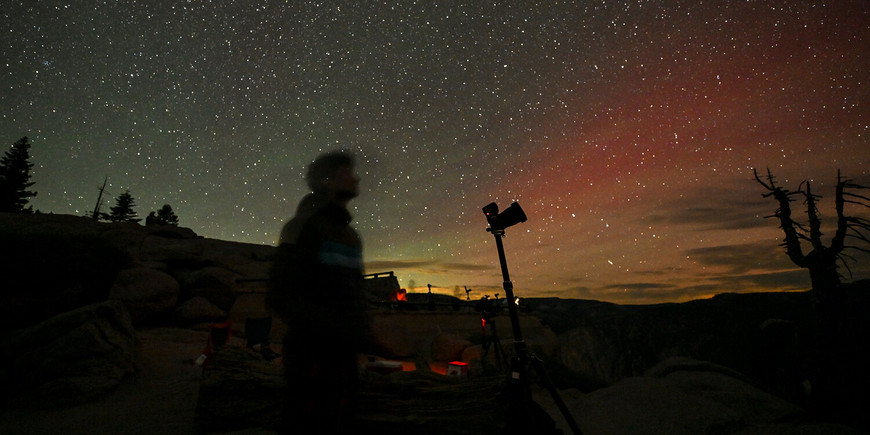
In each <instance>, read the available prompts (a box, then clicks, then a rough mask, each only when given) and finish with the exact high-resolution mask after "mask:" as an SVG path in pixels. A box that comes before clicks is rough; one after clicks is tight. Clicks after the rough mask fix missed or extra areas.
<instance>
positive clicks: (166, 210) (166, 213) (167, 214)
mask: <svg viewBox="0 0 870 435" xmlns="http://www.w3.org/2000/svg"><path fill="white" fill-rule="evenodd" d="M157 223H158V224H162V225H174V226H178V216H176V215H175V212H174V211H172V207H170V206H169V204H163V208H161V209H160V210H157Z"/></svg>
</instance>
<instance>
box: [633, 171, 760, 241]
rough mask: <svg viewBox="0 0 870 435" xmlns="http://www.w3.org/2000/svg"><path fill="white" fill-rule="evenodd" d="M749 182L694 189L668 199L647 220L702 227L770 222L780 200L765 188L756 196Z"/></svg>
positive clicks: (753, 225)
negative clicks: (772, 200)
mask: <svg viewBox="0 0 870 435" xmlns="http://www.w3.org/2000/svg"><path fill="white" fill-rule="evenodd" d="M747 185H748V187H749V188H747V187H746V186H744V187H743V188H740V189H738V188H735V189H712V188H707V189H702V190H697V191H690V192H688V193H687V194H686V195H684V196H682V197H680V198H678V199H675V200H670V201H666V202H665V203H664V204H663V205H662V206H661V207H660V208H659V210H662V211H660V212H656V213H653V214H651V215H649V216H646V217H645V218H644V222H647V223H649V224H659V225H685V226H690V227H692V228H693V229H696V230H701V231H707V230H740V229H749V228H758V227H767V226H770V225H771V223H770V222H768V220H767V219H765V216H768V215H771V214H773V211H774V209H775V205H776V204H774V203H769V202H768V201H765V200H764V199H763V198H762V196H761V194H762V193H763V191H761V190H759V191H758V192H757V197H756V196H753V195H752V194H751V190H750V189H751V187H752V186H751V184H749V183H748V182H747ZM711 199H714V200H713V201H711Z"/></svg>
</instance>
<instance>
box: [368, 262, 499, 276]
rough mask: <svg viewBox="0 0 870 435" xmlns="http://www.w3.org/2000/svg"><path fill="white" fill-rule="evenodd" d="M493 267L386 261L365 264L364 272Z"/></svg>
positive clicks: (465, 269)
mask: <svg viewBox="0 0 870 435" xmlns="http://www.w3.org/2000/svg"><path fill="white" fill-rule="evenodd" d="M494 268H495V267H494V266H491V265H480V264H474V263H443V262H440V261H436V260H395V261H391V260H387V261H371V262H366V270H372V271H374V270H403V269H414V270H418V271H422V272H425V273H449V272H474V271H485V270H492V269H494Z"/></svg>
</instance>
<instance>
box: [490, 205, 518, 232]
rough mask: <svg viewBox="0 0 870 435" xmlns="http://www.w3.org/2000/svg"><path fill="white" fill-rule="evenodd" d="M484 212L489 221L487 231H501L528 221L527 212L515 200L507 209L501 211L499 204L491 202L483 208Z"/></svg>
mask: <svg viewBox="0 0 870 435" xmlns="http://www.w3.org/2000/svg"><path fill="white" fill-rule="evenodd" d="M483 214H485V215H486V221H487V222H488V223H489V228H488V229H487V231H490V232H492V231H501V230H504V229H505V228H507V227H510V226H512V225H516V224H518V223H520V222H525V221H526V213H525V212H524V211H523V208H522V207H520V205H519V203H516V202H514V203H513V204H511V205H510V207H508V208H507V209H506V210H504V211H503V212H501V213H499V212H498V205H496V203H494V202H491V203H489V205H487V206H486V207H484V208H483Z"/></svg>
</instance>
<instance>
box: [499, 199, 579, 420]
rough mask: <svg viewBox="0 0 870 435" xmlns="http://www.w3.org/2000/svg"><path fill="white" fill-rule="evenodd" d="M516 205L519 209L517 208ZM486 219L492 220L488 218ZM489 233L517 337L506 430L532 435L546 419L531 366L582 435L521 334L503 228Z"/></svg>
mask: <svg viewBox="0 0 870 435" xmlns="http://www.w3.org/2000/svg"><path fill="white" fill-rule="evenodd" d="M514 204H515V205H516V206H517V207H519V205H518V204H516V203H514ZM512 207H513V206H512ZM487 215H488V216H489V214H487ZM522 220H523V221H525V214H523V215H522ZM486 230H487V231H488V232H491V233H492V235H493V236H495V246H496V247H497V248H498V260H499V263H500V264H501V274H502V277H503V278H504V291H505V296H506V298H507V302H508V304H507V305H508V313H509V314H510V319H511V327H512V329H513V333H514V352H515V354H514V356H513V358H511V370H510V371H511V374H510V377H509V378H508V380H507V392H508V399H509V400H510V405H509V410H508V412H509V415H508V423H507V426H506V427H505V429H506V431H509V432H511V433H532V432H530V431H532V430H536V429H540V426H539V424H540V423H539V422H540V421H541V420H542V417H543V415H546V413H545V412H544V411H543V409H541V408H540V406H538V405H537V404H536V403H534V401H533V400H532V392H531V389H530V384H529V380H528V378H527V375H528V371H529V370H528V367H529V365H531V366H532V368H533V369H534V370H535V372H536V373H537V374H538V377H539V378H540V380H541V381H543V384H544V387H545V388H546V389H547V391H549V393H550V395H551V396H552V397H553V401H554V402H556V406H558V407H559V411H560V412H561V413H562V416H563V417H565V420H566V421H567V422H568V426H570V427H571V431H572V432H574V433H575V434H578V435H579V434H580V433H581V432H580V428H579V427H578V426H577V422H575V421H574V417H573V416H572V415H571V413H570V412H569V411H568V407H567V406H565V402H564V401H563V400H562V397H561V396H559V392H558V391H557V390H556V387H555V386H553V383H552V381H550V377H549V376H548V375H547V372H546V371H545V370H544V366H543V363H542V361H541V359H540V358H538V357H537V356H536V355H534V354H531V353H529V351H528V349H526V342H525V341H524V340H523V334H522V331H521V330H520V319H519V315H518V313H517V306H516V303H514V301H515V298H514V292H513V288H514V285H513V283H512V282H511V279H510V274H509V273H508V267H507V260H506V259H505V255H504V245H503V244H502V240H501V239H502V238H504V228H503V227H499V226H496V225H492V221H491V225H490V228H487V229H486ZM530 411H532V412H533V411H537V413H536V415H529V414H528V413H529V412H530ZM546 417H547V418H548V419H549V422H548V423H549V424H548V426H550V427H552V428H553V429H555V422H553V419H552V418H551V417H550V416H549V415H547V416H546ZM539 419H541V420H539Z"/></svg>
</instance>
